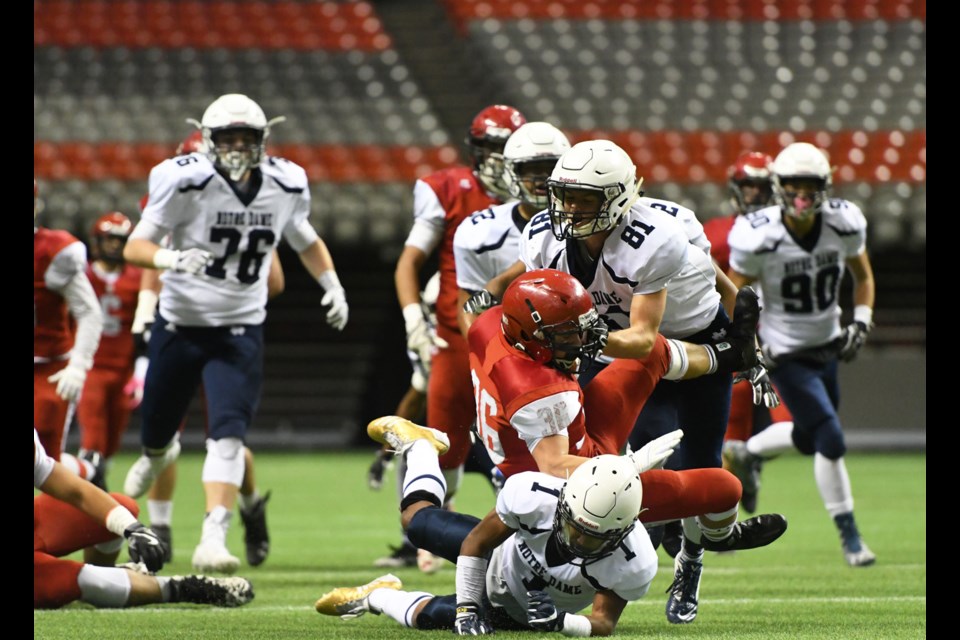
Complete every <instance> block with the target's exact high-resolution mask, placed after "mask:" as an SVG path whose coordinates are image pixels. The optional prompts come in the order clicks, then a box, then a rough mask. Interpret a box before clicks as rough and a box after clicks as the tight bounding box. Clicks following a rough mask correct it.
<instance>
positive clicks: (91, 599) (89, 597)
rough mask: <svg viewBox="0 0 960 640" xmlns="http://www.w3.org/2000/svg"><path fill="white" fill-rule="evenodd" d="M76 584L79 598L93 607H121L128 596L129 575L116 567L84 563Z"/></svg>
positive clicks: (125, 602)
mask: <svg viewBox="0 0 960 640" xmlns="http://www.w3.org/2000/svg"><path fill="white" fill-rule="evenodd" d="M77 585H78V586H79V587H80V593H81V594H82V596H81V600H83V601H84V602H86V603H89V604H92V605H93V606H95V607H122V606H124V605H125V604H127V599H128V598H129V597H130V576H128V575H127V571H126V570H125V569H119V568H117V567H97V566H94V565H91V564H88V565H84V567H83V569H81V570H80V575H78V576H77Z"/></svg>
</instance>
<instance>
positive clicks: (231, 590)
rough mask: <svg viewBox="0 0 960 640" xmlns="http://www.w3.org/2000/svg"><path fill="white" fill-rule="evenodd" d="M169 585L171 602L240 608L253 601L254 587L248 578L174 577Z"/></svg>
mask: <svg viewBox="0 0 960 640" xmlns="http://www.w3.org/2000/svg"><path fill="white" fill-rule="evenodd" d="M169 585H170V602H192V603H194V604H212V605H213V606H215V607H239V606H241V605H244V604H247V603H248V602H250V601H251V600H253V585H252V584H250V581H249V580H247V579H246V578H211V577H208V576H174V577H172V578H170V582H169Z"/></svg>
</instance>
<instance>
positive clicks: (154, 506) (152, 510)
mask: <svg viewBox="0 0 960 640" xmlns="http://www.w3.org/2000/svg"><path fill="white" fill-rule="evenodd" d="M147 513H148V514H149V515H150V524H165V525H167V526H168V527H169V526H170V523H171V522H173V500H149V499H148V500H147Z"/></svg>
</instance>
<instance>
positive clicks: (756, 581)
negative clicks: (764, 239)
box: [33, 451, 927, 640]
mask: <svg viewBox="0 0 960 640" xmlns="http://www.w3.org/2000/svg"><path fill="white" fill-rule="evenodd" d="M372 459H373V452H372V451H358V452H322V453H296V454H294V453H266V452H261V453H258V454H257V458H256V474H257V481H258V485H259V487H260V489H261V491H264V490H268V489H269V490H272V491H273V497H272V499H271V500H270V503H269V508H268V511H267V517H268V524H269V528H270V536H271V543H272V547H271V552H270V556H269V558H268V559H267V561H266V562H265V563H264V564H263V565H261V566H260V567H250V566H248V565H247V564H246V562H243V563H242V564H241V567H240V570H239V571H238V575H242V576H244V577H247V578H249V579H250V580H251V581H252V582H253V585H254V589H255V592H256V598H255V599H254V601H253V602H251V603H250V604H248V605H246V606H244V607H240V608H237V609H213V608H209V607H202V606H197V605H176V604H166V605H152V606H149V607H140V608H132V609H122V610H96V609H93V608H92V607H90V606H88V605H86V604H82V603H73V604H71V605H69V606H67V607H65V608H63V609H60V610H57V611H42V612H37V611H35V612H34V616H33V620H34V638H35V639H40V638H44V639H46V638H49V639H61V638H62V639H65V640H84V639H90V640H110V639H114V638H115V639H123V640H130V639H134V640H149V639H154V638H157V639H159V638H164V639H166V638H202V639H204V640H218V639H221V638H222V639H223V640H243V639H253V638H309V639H311V640H315V639H317V638H334V639H344V640H346V639H350V640H379V639H384V640H385V639H388V638H389V639H391V640H393V639H395V638H399V637H408V638H415V637H417V634H421V633H430V634H431V636H430V637H448V636H449V632H420V631H416V630H413V629H406V628H403V627H400V626H399V625H398V624H396V623H395V622H394V621H393V620H391V619H389V618H387V617H386V616H374V615H367V616H364V617H363V618H360V619H356V620H352V621H342V620H340V619H339V618H333V617H327V616H321V615H319V614H317V613H316V612H315V611H314V609H313V603H314V601H315V600H316V599H317V598H318V597H319V596H320V595H321V594H323V593H324V592H325V591H328V590H330V589H332V588H334V587H338V586H356V585H359V584H363V583H365V582H368V581H369V580H371V579H373V578H375V577H377V576H378V575H380V574H382V573H385V572H386V571H387V570H383V569H377V568H375V567H373V566H372V562H373V560H374V559H375V558H377V557H379V556H382V555H386V554H387V553H389V549H388V545H390V544H397V543H398V542H399V540H400V525H399V517H398V516H399V513H398V511H397V496H396V485H395V477H394V474H393V473H390V474H388V478H387V481H386V482H385V483H384V486H383V489H382V490H381V491H379V492H374V491H371V490H370V489H368V488H367V484H366V471H367V466H368V464H369V462H370V461H371V460H372ZM132 462H133V457H132V455H131V454H121V455H119V456H118V457H117V459H116V460H115V463H114V466H113V468H112V470H111V471H110V473H109V475H108V482H109V484H110V486H111V488H119V487H121V486H122V483H123V478H124V475H125V474H126V471H127V469H128V468H129V467H130V465H131V464H132ZM846 464H847V469H848V470H849V473H850V478H851V481H852V484H853V493H854V497H855V499H856V516H857V521H858V524H859V526H860V530H861V532H862V534H863V536H864V539H865V540H866V541H867V543H868V544H869V545H870V547H871V548H872V549H873V551H874V552H875V553H876V554H877V563H876V565H874V566H872V567H865V568H856V569H854V568H850V567H848V566H847V565H846V564H845V562H844V560H843V556H842V554H841V551H840V543H839V539H838V537H837V533H836V530H835V528H834V526H833V524H832V522H831V520H830V518H829V517H828V515H827V514H826V512H825V511H824V509H823V505H822V503H821V500H820V497H819V494H818V492H817V488H816V485H815V483H814V479H813V460H812V458H803V457H800V456H784V457H782V458H780V459H778V460H775V461H772V462H770V463H768V464H767V465H766V466H765V468H764V472H763V486H762V489H761V492H760V499H759V511H760V512H767V511H776V512H780V513H783V514H785V515H786V516H787V519H788V521H789V529H788V530H787V532H786V533H785V534H784V536H783V537H782V538H781V539H780V540H778V541H777V542H775V543H774V544H772V545H770V546H769V547H766V548H763V549H758V550H754V551H747V552H737V553H734V554H727V555H718V554H713V553H708V554H707V557H706V560H705V565H704V566H705V569H704V575H703V582H702V584H701V590H700V611H699V616H698V618H697V619H696V620H695V621H694V622H693V623H692V624H687V625H671V624H669V623H668V622H667V621H666V618H665V616H664V604H665V602H666V595H665V593H664V591H665V590H666V589H667V587H668V585H669V584H670V582H671V580H672V574H673V564H672V561H671V560H670V558H669V557H668V556H667V555H666V554H665V553H664V552H663V551H662V550H661V551H660V552H659V553H660V556H661V563H660V571H659V572H658V574H657V577H656V578H655V580H654V582H653V585H652V586H651V588H650V591H649V593H648V594H647V596H646V597H645V598H643V599H642V600H640V601H638V602H635V603H631V605H630V606H628V607H627V609H626V610H625V611H624V614H623V616H622V618H621V620H620V624H619V625H618V627H617V629H616V632H615V635H616V636H617V637H621V638H645V639H646V638H648V639H653V638H684V639H692V638H710V639H711V640H727V639H729V640H733V639H734V638H736V639H737V640H748V639H756V640H776V639H784V640H787V639H789V640H803V639H812V638H823V639H830V640H837V639H843V640H846V639H861V638H862V639H864V640H880V639H887V638H911V639H914V638H924V637H926V629H927V625H926V607H927V600H926V593H927V590H926V573H927V565H926V555H927V554H926V456H925V455H924V454H917V453H911V454H899V455H898V454H868V453H852V454H848V456H847V458H846ZM179 465H180V466H179V486H178V489H177V493H176V502H175V505H176V506H175V510H174V523H173V535H174V558H173V562H172V563H170V564H169V565H167V566H166V567H164V569H163V570H162V572H161V573H162V574H163V575H175V574H183V573H191V572H192V570H191V568H190V556H191V555H192V553H193V548H194V546H195V545H196V543H197V542H198V540H199V536H200V524H201V518H202V509H203V497H202V490H201V485H200V470H201V466H202V457H201V454H200V453H199V452H195V451H194V452H185V453H184V454H183V456H182V457H181V458H180V462H179ZM493 504H494V498H493V492H492V490H491V489H490V487H489V485H488V484H487V483H486V482H485V481H484V480H483V479H482V478H480V476H477V475H473V474H468V475H467V476H466V477H465V480H464V484H463V487H462V491H461V494H460V496H459V497H458V499H457V503H456V507H457V508H458V510H461V511H464V512H467V513H472V514H475V515H478V516H480V515H483V514H484V513H486V512H487V511H489V509H490V508H491V507H492V506H493ZM140 505H141V507H142V508H144V511H145V507H146V500H145V499H141V500H140ZM741 517H746V515H745V514H741ZM143 519H144V521H145V522H146V521H148V519H147V517H146V514H145V513H144V515H143ZM242 537H243V528H242V526H241V524H240V522H239V517H238V516H234V519H233V524H232V526H231V529H230V534H229V538H228V545H229V547H230V548H231V550H232V551H233V552H234V553H235V554H237V555H239V556H240V557H241V558H243V541H242ZM125 553H126V552H125V551H124V552H123V554H125ZM123 559H125V558H123V556H121V560H123ZM393 572H394V573H395V574H396V575H398V576H399V577H400V578H402V579H403V581H404V586H405V588H409V589H412V590H424V591H429V592H431V593H436V594H438V595H446V594H450V593H453V592H454V591H455V587H454V567H453V565H451V564H446V565H445V566H444V568H443V569H442V570H441V571H440V572H438V573H436V574H434V575H424V574H421V573H420V572H419V571H418V570H417V569H416V568H412V569H396V570H393ZM437 634H441V635H437ZM442 634H446V635H442ZM542 635H545V634H536V633H508V632H498V633H497V637H499V638H503V639H510V638H527V639H528V640H529V639H530V638H535V637H540V636H542ZM556 637H560V635H559V634H556Z"/></svg>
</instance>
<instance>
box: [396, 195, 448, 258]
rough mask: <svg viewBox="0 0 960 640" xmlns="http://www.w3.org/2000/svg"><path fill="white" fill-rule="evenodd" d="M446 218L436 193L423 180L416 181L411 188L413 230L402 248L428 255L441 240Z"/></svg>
mask: <svg viewBox="0 0 960 640" xmlns="http://www.w3.org/2000/svg"><path fill="white" fill-rule="evenodd" d="M446 218H447V216H446V212H445V211H444V210H443V206H442V205H441V204H440V199H439V198H437V194H436V192H434V190H433V189H432V188H431V187H430V185H428V184H427V183H426V182H424V181H423V180H417V182H416V184H415V185H414V186H413V228H411V229H410V234H409V235H408V236H407V240H406V242H404V246H407V245H410V246H414V247H416V248H418V249H420V250H421V251H423V252H424V253H425V254H426V255H430V254H431V253H433V250H434V249H436V248H437V245H439V244H440V240H442V239H443V231H444V227H445V226H446Z"/></svg>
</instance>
